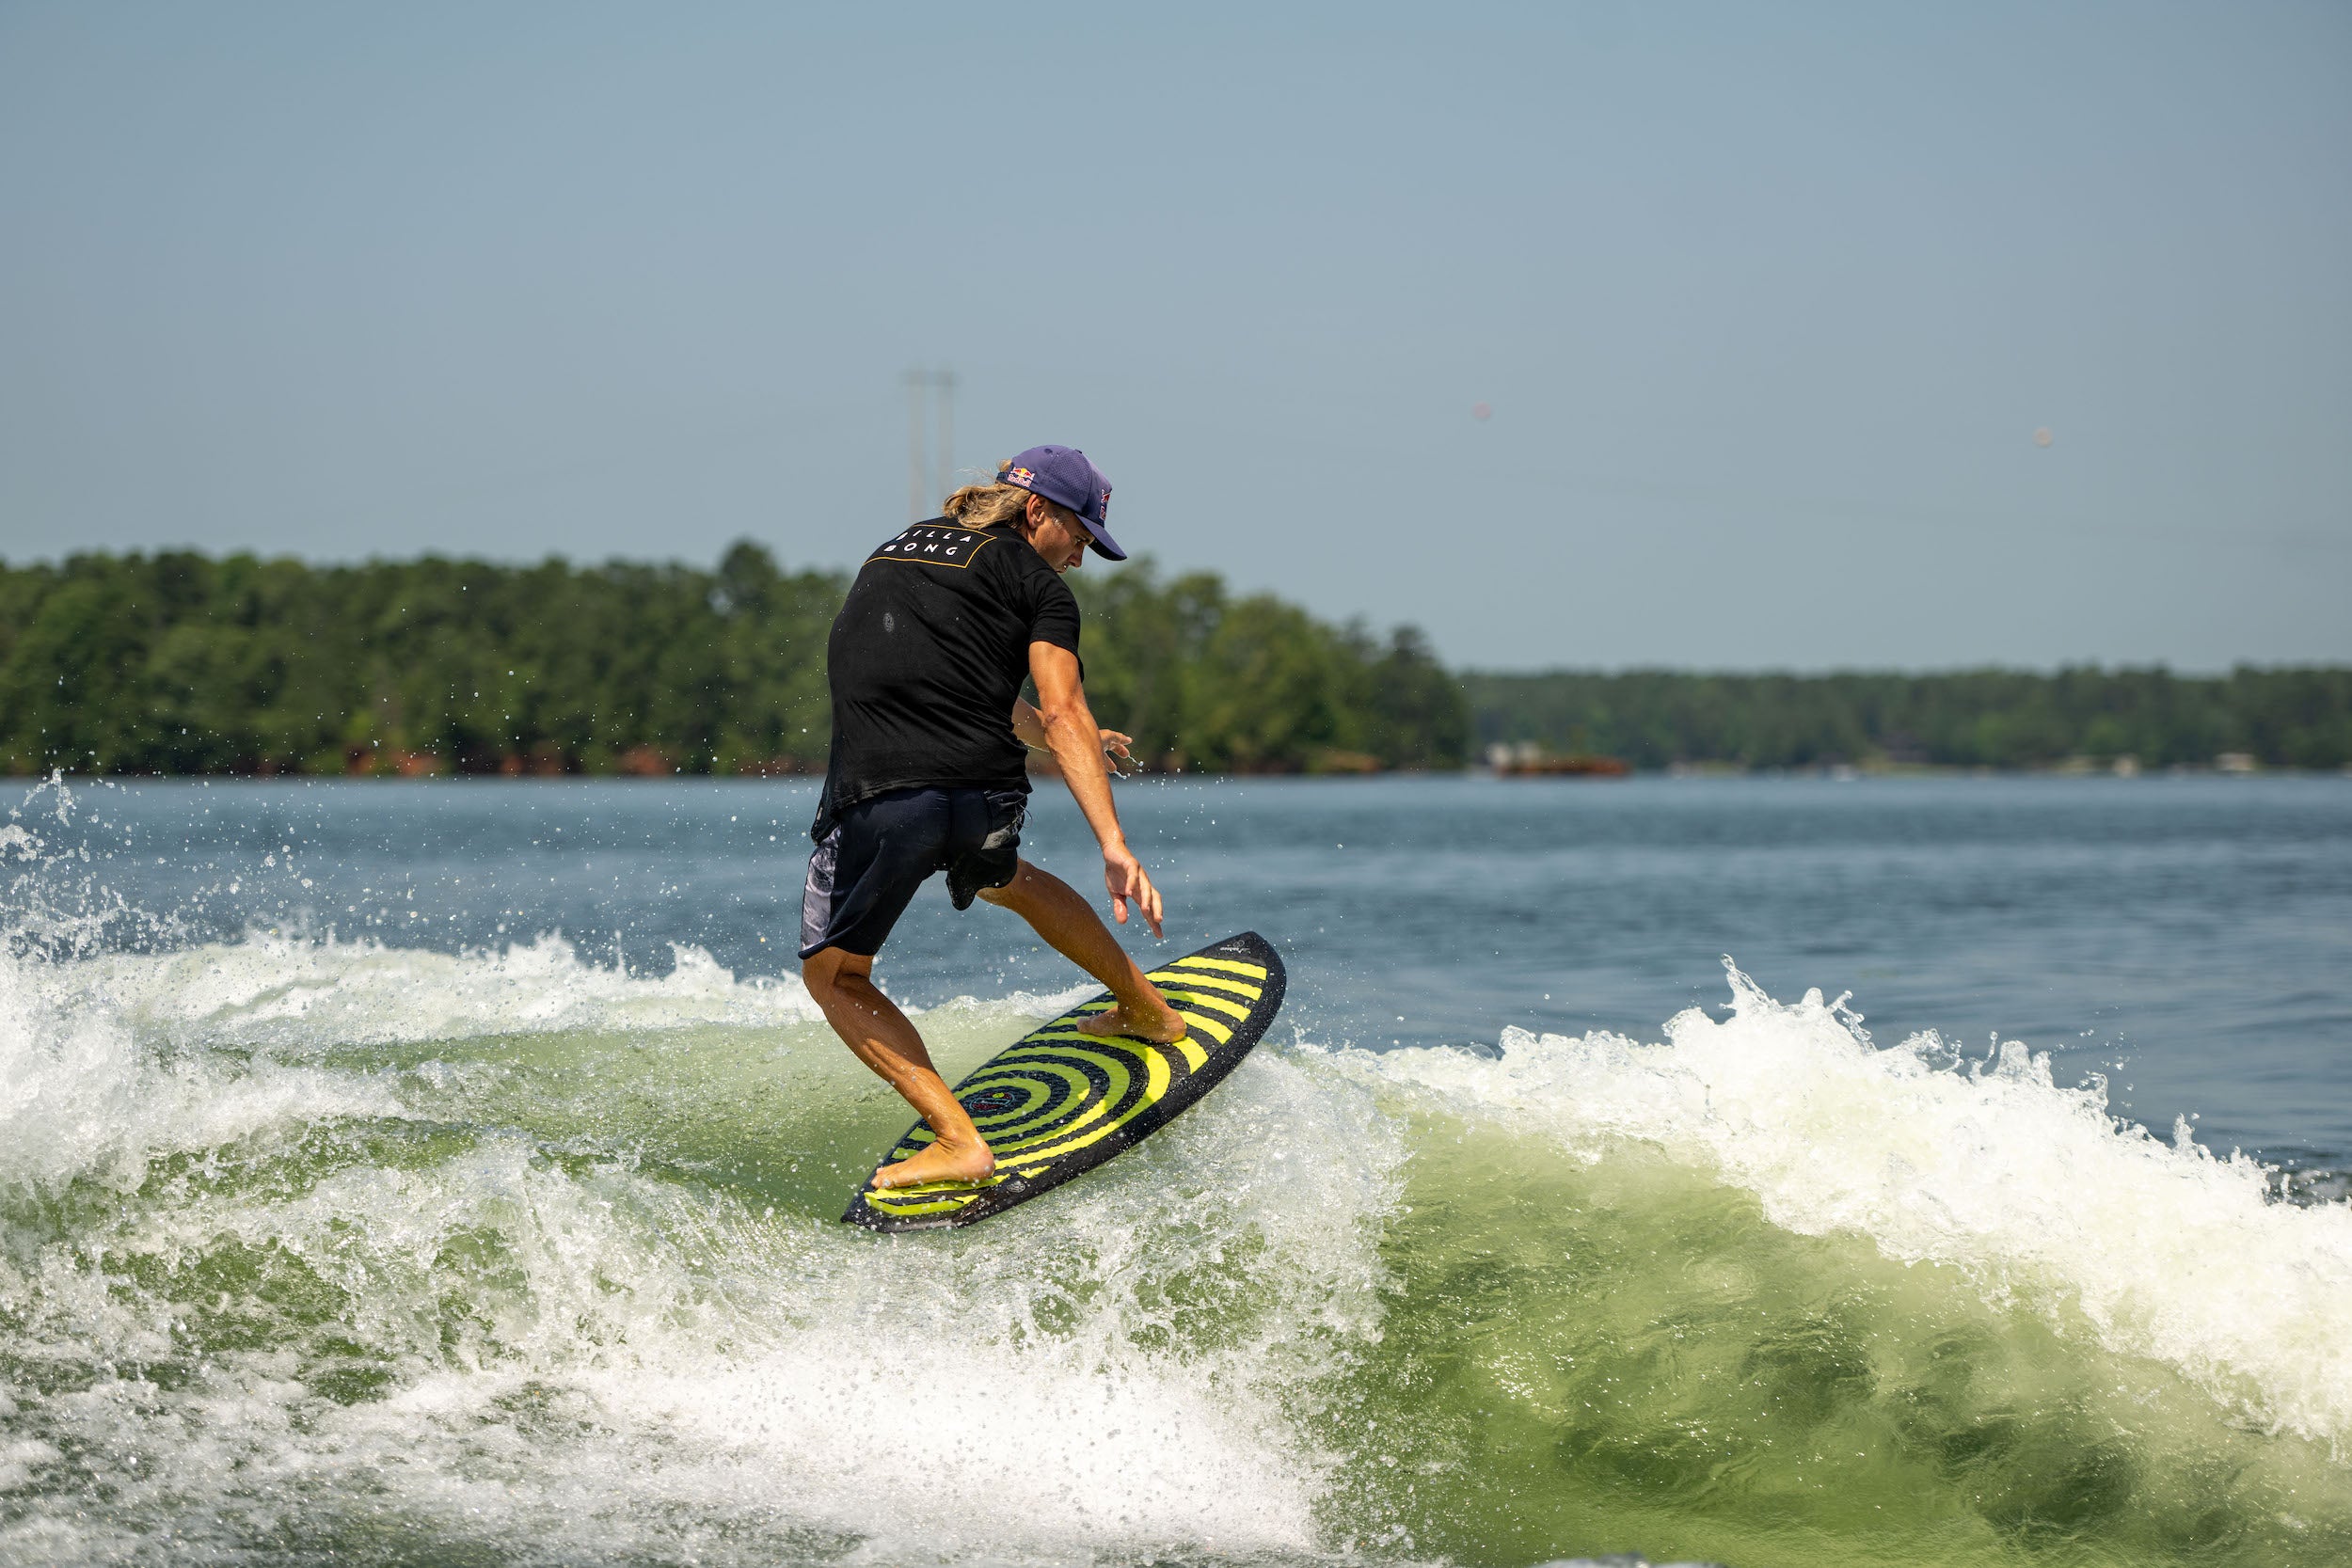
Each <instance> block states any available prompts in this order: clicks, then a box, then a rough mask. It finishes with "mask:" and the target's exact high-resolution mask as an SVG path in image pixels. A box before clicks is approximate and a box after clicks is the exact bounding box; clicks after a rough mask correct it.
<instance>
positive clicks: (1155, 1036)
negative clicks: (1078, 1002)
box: [1078, 997, 1184, 1045]
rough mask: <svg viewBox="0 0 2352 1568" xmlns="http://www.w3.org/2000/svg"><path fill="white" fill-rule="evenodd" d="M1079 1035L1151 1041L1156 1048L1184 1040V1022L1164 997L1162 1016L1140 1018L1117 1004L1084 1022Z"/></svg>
mask: <svg viewBox="0 0 2352 1568" xmlns="http://www.w3.org/2000/svg"><path fill="white" fill-rule="evenodd" d="M1078 1033H1080V1034H1081V1035H1094V1036H1097V1037H1102V1036H1109V1035H1129V1036H1132V1037H1135V1038H1136V1039H1139V1040H1150V1041H1152V1043H1153V1044H1155V1045H1168V1044H1170V1043H1172V1042H1173V1041H1176V1040H1180V1039H1183V1038H1184V1015H1183V1014H1182V1013H1180V1012H1178V1011H1177V1010H1176V1009H1175V1008H1173V1007H1171V1006H1168V1001H1167V999H1166V998H1164V997H1163V998H1161V999H1160V1008H1159V1011H1158V1012H1156V1013H1146V1014H1144V1015H1143V1016H1142V1017H1140V1018H1138V1017H1136V1015H1135V1014H1133V1013H1131V1012H1129V1011H1128V1010H1127V1007H1126V1006H1125V1005H1124V1004H1114V1005H1113V1006H1110V1007H1107V1008H1105V1009H1104V1011H1102V1012H1099V1013H1094V1014H1091V1015H1089V1016H1088V1017H1086V1018H1082V1019H1080V1020H1079V1021H1078Z"/></svg>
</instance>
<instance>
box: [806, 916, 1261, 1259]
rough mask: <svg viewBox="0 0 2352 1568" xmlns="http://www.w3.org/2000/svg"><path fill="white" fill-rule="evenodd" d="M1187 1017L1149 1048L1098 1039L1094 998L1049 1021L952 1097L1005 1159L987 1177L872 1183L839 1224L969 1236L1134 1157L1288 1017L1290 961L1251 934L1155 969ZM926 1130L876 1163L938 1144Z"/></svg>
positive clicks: (1155, 980) (908, 1136) (1102, 999)
mask: <svg viewBox="0 0 2352 1568" xmlns="http://www.w3.org/2000/svg"><path fill="white" fill-rule="evenodd" d="M1147 977H1148V978H1149V979H1150V980H1151V981H1152V984H1153V985H1155V986H1157V987H1159V988H1160V991H1161V994H1163V995H1165V996H1166V997H1167V998H1168V1001H1169V1003H1170V1004H1171V1005H1173V1006H1175V1008H1176V1010H1177V1011H1178V1012H1179V1013H1182V1014H1183V1015H1184V1023H1185V1031H1184V1037H1183V1038H1182V1039H1179V1040H1176V1041H1174V1042H1172V1043H1171V1044H1168V1045H1153V1044H1151V1043H1149V1042H1147V1041H1144V1040H1139V1039H1136V1038H1134V1037H1130V1036H1126V1035H1113V1036H1110V1037H1105V1038H1100V1039H1098V1038H1095V1037H1091V1036H1087V1035H1081V1034H1079V1033H1078V1030H1077V1027H1076V1025H1077V1022H1078V1020H1080V1019H1081V1018H1084V1017H1086V1016H1087V1015H1088V1014H1089V1013H1098V1012H1101V1011H1103V1010H1104V1008H1106V1007H1109V1006H1111V1005H1112V1004H1111V997H1110V993H1109V992H1108V991H1098V992H1096V993H1095V994H1094V995H1093V996H1091V997H1089V998H1088V999H1087V1000H1086V1001H1084V1002H1081V1003H1079V1004H1078V1005H1077V1006H1074V1007H1073V1008H1071V1009H1070V1010H1069V1011H1068V1012H1066V1013H1063V1014H1062V1015H1061V1016H1060V1017H1059V1018H1057V1019H1054V1020H1052V1021H1050V1022H1045V1023H1042V1024H1040V1025H1039V1026H1038V1027H1037V1028H1035V1029H1032V1030H1030V1031H1029V1032H1028V1033H1027V1034H1026V1035H1024V1036H1023V1037H1021V1038H1020V1039H1018V1040H1016V1041H1014V1042H1013V1043H1012V1044H1011V1045H1009V1046H1008V1047H1007V1048H1005V1049H1004V1050H1003V1051H1000V1052H998V1053H996V1054H995V1055H993V1056H992V1057H990V1058H989V1059H988V1060H987V1061H985V1062H983V1063H981V1064H980V1066H979V1067H978V1068H977V1069H975V1070H974V1071H973V1073H972V1075H971V1076H970V1077H968V1078H966V1079H965V1080H964V1081H963V1082H962V1083H961V1084H959V1085H956V1099H957V1100H958V1101H961V1103H962V1105H963V1108H964V1110H966V1111H967V1112H969V1113H970V1114H971V1117H972V1120H973V1122H974V1124H975V1125H976V1126H977V1127H978V1128H979V1130H980V1136H982V1137H984V1138H986V1139H987V1140H988V1143H989V1147H990V1148H992V1149H993V1150H995V1153H996V1170H995V1174H993V1176H991V1177H990V1178H989V1179H988V1180H985V1181H982V1182H978V1183H973V1182H965V1181H940V1182H933V1183H930V1185H927V1186H921V1187H895V1188H891V1189H889V1190H887V1191H884V1192H876V1191H875V1190H874V1186H873V1181H872V1179H871V1178H868V1179H867V1181H866V1185H865V1186H864V1187H862V1188H860V1189H859V1190H858V1194H857V1196H855V1197H852V1198H851V1199H850V1207H849V1211H848V1212H846V1213H844V1214H843V1215H842V1216H841V1217H842V1219H843V1220H844V1221H845V1222H847V1223H848V1224H850V1225H858V1226H864V1227H866V1229H868V1230H885V1231H895V1230H933V1229H939V1228H942V1227H948V1226H961V1225H970V1224H972V1223H973V1222H975V1221H977V1220H983V1219H986V1218H987V1217H988V1216H989V1215H991V1214H994V1213H999V1212H1003V1211H1004V1210H1007V1209H1010V1208H1012V1207H1013V1206H1014V1205H1015V1204H1019V1203H1024V1202H1026V1201H1027V1200H1028V1199H1030V1198H1033V1197H1035V1196H1038V1195H1039V1194H1041V1193H1047V1192H1051V1191H1053V1190H1054V1189H1055V1188H1056V1187H1058V1186H1060V1185H1061V1184H1062V1183H1063V1182H1065V1181H1067V1180H1070V1179H1071V1178H1072V1177H1073V1176H1077V1175H1079V1174H1081V1173H1083V1172H1085V1171H1089V1170H1092V1169H1093V1168H1094V1167H1095V1166H1097V1165H1099V1164H1102V1163H1103V1162H1104V1161H1105V1160H1107V1159H1109V1158H1111V1157H1112V1156H1113V1155H1115V1154H1118V1153H1120V1152H1121V1151H1122V1150H1125V1149H1129V1148H1134V1147H1135V1146H1136V1144H1138V1143H1141V1142H1142V1141H1143V1140H1144V1139H1145V1138H1147V1137H1149V1136H1151V1135H1152V1133H1153V1132H1158V1131H1159V1130H1160V1129H1161V1128H1162V1127H1165V1126H1166V1125H1168V1121H1169V1120H1170V1119H1171V1118H1172V1117H1175V1115H1176V1114H1177V1113H1178V1112H1179V1111H1182V1110H1184V1108H1185V1107H1186V1106H1188V1105H1190V1104H1191V1103H1192V1102H1193V1101H1197V1100H1199V1099H1200V1097H1201V1096H1202V1095H1204V1094H1206V1093H1208V1092H1209V1090H1211V1089H1212V1088H1215V1087H1216V1085H1217V1084H1218V1082H1219V1081H1220V1080H1222V1079H1223V1078H1224V1076H1225V1075H1226V1074H1227V1073H1229V1072H1231V1071H1232V1070H1233V1069H1234V1068H1235V1067H1236V1066H1237V1065H1238V1064H1239V1063H1240V1061H1241V1059H1242V1058H1243V1057H1244V1056H1247V1055H1248V1054H1249V1052H1250V1048H1251V1047H1253V1046H1255V1045H1256V1044H1257V1043H1258V1041H1259V1039H1260V1038H1262V1037H1263V1036H1264V1034H1265V1030H1266V1025H1268V1024H1269V1023H1272V1022H1274V1015H1275V1013H1276V1012H1277V1011H1279V1009H1280V1007H1281V1006H1282V992H1283V989H1284V986H1285V976H1284V974H1283V971H1282V960H1281V958H1279V957H1278V956H1277V955H1276V954H1275V951H1274V949H1273V947H1272V946H1271V945H1270V944H1269V943H1268V942H1266V940H1265V939H1264V938H1263V937H1261V936H1260V935H1258V933H1257V932H1255V931H1244V932H1243V933H1242V934H1241V935H1239V936H1234V937H1228V938H1226V939H1225V940H1224V941H1223V942H1216V943H1214V944H1212V945H1210V946H1207V947H1203V948H1202V949H1200V951H1199V952H1198V953H1188V954H1186V955H1185V956H1184V957H1183V958H1175V959H1171V960H1170V961H1169V962H1168V963H1165V964H1162V965H1160V966H1159V967H1158V968H1156V969H1152V970H1151V971H1148V972H1147ZM933 1136H934V1134H933V1133H932V1132H931V1129H930V1123H928V1122H921V1121H918V1122H916V1123H915V1124H914V1126H913V1127H911V1128H909V1129H907V1131H906V1133H905V1135H904V1136H902V1137H900V1138H899V1139H898V1142H897V1143H896V1144H894V1145H893V1146H892V1147H891V1150H890V1152H889V1154H888V1155H886V1156H885V1157H884V1158H883V1159H882V1160H881V1161H878V1162H876V1164H877V1165H878V1166H879V1165H881V1164H889V1163H890V1162H892V1161H896V1160H904V1159H906V1158H908V1157H909V1156H910V1155H913V1154H914V1152H915V1151H916V1150H918V1149H920V1148H923V1147H924V1146H925V1145H926V1144H929V1143H930V1142H931V1140H932V1138H933Z"/></svg>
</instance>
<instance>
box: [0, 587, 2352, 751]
mask: <svg viewBox="0 0 2352 1568" xmlns="http://www.w3.org/2000/svg"><path fill="white" fill-rule="evenodd" d="M1070 581H1071V583H1072V586H1073V588H1074V589H1075V590H1076V591H1077V593H1078V595H1079V597H1080V599H1081V601H1082V602H1083V604H1084V606H1085V610H1086V636H1085V654H1086V665H1087V689H1088V692H1089V697H1090V698H1091V700H1092V702H1093V705H1094V707H1095V712H1096V716H1097V717H1098V718H1099V719H1100V720H1101V721H1103V722H1104V723H1105V724H1107V725H1110V726H1112V727H1113V728H1117V729H1120V730H1124V731H1126V732H1127V733H1129V734H1131V735H1133V736H1135V737H1136V748H1135V750H1136V755H1137V756H1138V757H1140V758H1142V759H1143V760H1144V762H1145V764H1146V766H1148V767H1151V768H1155V769H1158V770H1164V771H1198V772H1371V771H1375V770H1381V769H1390V768H1423V769H1426V768H1459V767H1462V766H1464V765H1466V764H1467V763H1469V762H1470V761H1472V760H1473V759H1475V758H1478V757H1481V756H1484V755H1485V754H1486V752H1487V749H1488V748H1489V747H1492V746H1496V745H1503V746H1508V747H1511V748H1513V751H1514V754H1515V755H1518V756H1530V755H1533V756H1550V757H1568V756H1589V757H1612V758H1617V759H1620V760H1622V761H1623V762H1625V763H1628V764H1629V765H1631V766H1632V767H1635V768H1664V767H1670V766H1674V765H1677V764H1691V765H1699V766H1720V767H1729V768H1815V767H1823V766H1830V765H1837V764H1846V765H1851V766H1857V767H1888V768H1901V767H1910V766H1933V767H1955V768H2048V767H2055V766H2058V765H2062V764H2067V763H2070V762H2074V763H2082V762H2088V763H2091V764H2096V765H2106V764H2110V763H2113V762H2115V761H2117V760H2119V759H2122V758H2131V759H2133V760H2134V761H2136V762H2137V764H2139V765H2140V766H2143V767H2149V768H2159V767H2167V766H2174V765H2186V766H2193V767H2209V766H2212V765H2214V763H2215V761H2216V759H2217V758H2218V757H2222V756H2225V755H2233V754H2234V755H2236V756H2242V757H2243V758H2244V759H2246V761H2247V762H2249V763H2250V764H2253V765H2259V766H2265V767H2273V768H2343V767H2345V766H2347V765H2352V670H2343V669H2303V670H2295V669H2250V668H2249V669H2240V670H2237V671H2235V672H2233V673H2230V674H2228V675H2223V676H2217V677H2210V678H2201V677H2190V676H2181V675H2175V674H2172V673H2169V672H2167V671H2165V670H2162V669H2149V670H2114V671H2106V670H2099V669H2069V670H2061V671H2059V672H2058V673H2055V674H2038V673H2028V672H2020V671H2003V670H1982V671H1968V672H1958V673H1946V674H1930V675H1907V674H1870V673H1857V674H1830V675H1773V674H1703V673H1685V672H1676V671H1632V672H1627V673H1613V674H1603V673H1580V672H1572V671H1563V672H1552V673H1541V674H1500V673H1476V672H1469V673H1455V672H1451V671H1448V670H1447V669H1446V668H1445V667H1444V666H1443V665H1442V664H1440V662H1439V661H1438V658H1437V657H1436V655H1435V654H1434V653H1433V652H1432V650H1431V649H1430V647H1429V645H1428V643H1427V641H1425V640H1424V639H1423V638H1422V635H1421V633H1420V632H1418V631H1417V630H1415V629H1414V628H1412V627H1409V626H1406V627H1399V628H1396V629H1395V630H1392V631H1391V632H1389V633H1387V634H1386V635H1385V636H1382V635H1375V634H1374V633H1373V632H1371V631H1370V630H1368V629H1366V628H1365V627H1364V626H1360V625H1357V624H1349V625H1344V626H1334V625H1332V624H1330V623H1328V622H1326V621H1323V620H1320V619H1318V618H1316V617H1315V616H1313V615H1311V614H1309V613H1308V612H1307V611H1306V610H1302V609H1300V608H1299V607H1298V606H1296V605H1294V604H1290V603H1287V602H1285V601H1283V600H1281V599H1279V598H1276V597H1273V596H1271V595H1265V594H1234V593H1232V591H1231V590H1229V589H1228V587H1227V586H1226V584H1225V583H1224V582H1223V581H1222V579H1220V578H1217V577H1216V576H1214V575H1211V574H1205V573H1196V574H1191V575H1186V576H1181V577H1173V578H1168V577H1163V576H1162V575H1161V574H1160V573H1159V572H1158V571H1157V570H1156V569H1154V568H1153V567H1152V564H1151V563H1150V562H1138V563H1136V564H1134V565H1131V566H1129V567H1126V568H1124V569H1122V570H1119V571H1115V572H1109V573H1102V572H1095V571H1089V572H1085V573H1081V574H1078V575H1077V576H1075V577H1073V578H1071V579H1070ZM846 587H847V581H846V579H845V578H843V577H842V576H841V575H840V574H838V573H832V572H816V571H804V572H787V571H785V570H783V569H782V568H780V567H779V566H778V565H777V563H776V562H775V560H774V558H773V557H772V556H771V555H770V554H769V553H768V552H767V551H766V550H764V549H763V548H761V547H760V546H757V545H755V544H751V543H748V542H746V543H741V544H738V545H737V546H734V547H733V548H732V549H730V550H729V551H728V552H727V554H726V557H725V558H724V559H723V561H722V562H720V563H719V565H718V566H717V568H716V569H715V570H702V569H698V568H695V567H691V566H685V565H676V564H670V565H645V564H635V563H628V562H610V563H607V564H603V565H593V566H580V565H574V564H571V563H568V562H564V561H561V560H549V561H546V562H540V563H538V564H536V565H527V566H517V565H505V564H499V563H495V562H481V561H454V560H444V559H438V558H433V557H427V558H424V559H421V560H416V561H405V562H380V561H379V562H367V563H365V564H362V565H355V566H320V565H310V564H306V563H304V562H298V561H291V560H266V561H265V560H260V559H257V558H255V557H252V556H245V555H236V556H229V557H225V558H219V559H215V558H212V557H208V556H203V555H198V554H191V553H182V552H166V553H160V554H153V555H144V554H134V555H95V554H93V555H79V556H74V557H72V558H70V559H68V560H66V561H64V562H59V563H55V564H33V565H25V566H13V567H11V566H6V565H0V770H6V771H8V772H12V773H17V774H28V773H46V772H48V771H49V770H51V769H52V768H66V769H68V770H70V771H73V772H94V773H138V774H197V773H207V774H211V773H258V774H271V773H310V774H346V773H385V774H429V773H532V774H541V773H545V774H553V773H645V774H664V775H666V774H671V773H676V772H685V773H700V774H775V773H802V772H810V771H817V770H821V768H823V765H824V757H825V749H826V738H827V723H828V721H827V705H826V696H825V678H824V648H825V634H826V629H827V627H828V626H830V624H831V622H832V620H833V616H834V610H836V609H837V607H838V606H839V604H840V601H841V595H842V594H843V592H844V591H845V589H846Z"/></svg>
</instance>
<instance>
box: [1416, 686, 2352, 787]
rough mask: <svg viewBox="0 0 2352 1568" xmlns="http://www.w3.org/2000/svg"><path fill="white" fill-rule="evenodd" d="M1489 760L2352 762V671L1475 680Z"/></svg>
mask: <svg viewBox="0 0 2352 1568" xmlns="http://www.w3.org/2000/svg"><path fill="white" fill-rule="evenodd" d="M1462 684H1463V689H1464V690H1465V691H1466V692H1467V693H1468V695H1469V697H1470V707H1471V711H1472V713H1473V714H1474V716H1475V723H1476V730H1477V736H1478V743H1479V746H1480V747H1481V749H1482V750H1483V749H1484V748H1486V747H1488V746H1493V745H1497V744H1502V745H1511V744H1515V743H1520V742H1525V743H1532V744H1534V746H1536V747H1537V748H1538V749H1539V750H1541V751H1543V752H1549V753H1552V754H1585V755H1597V756H1611V757H1617V758H1621V759H1623V760H1624V761H1626V762H1628V763H1629V764H1631V765H1632V766H1633V767H1635V768H1666V767H1671V766H1673V765H1675V764H1677V763H1688V764H1721V765H1725V766H1729V767H1734V768H1818V767H1823V766H1828V765H1834V764H1840V763H1842V764H1847V765H1851V766H1855V767H1864V768H1873V767H1888V768H1902V767H1907V766H1908V767H1920V766H1930V767H1942V768H2051V767H2056V766H2058V765H2061V764H2064V763H2067V762H2069V761H2081V762H2089V763H2093V764H2102V765H2112V764H2114V763H2116V762H2119V761H2122V759H2124V758H2130V759H2131V760H2132V762H2133V763H2135V764H2137V765H2138V766H2140V767H2144V768H2166V767H2176V766H2185V767H2211V766H2213V765H2214V763H2215V762H2216V760H2217V758H2220V757H2223V756H2233V761H2242V763H2244V764H2253V765H2259V766H2262V767H2268V768H2343V767H2344V766H2346V765H2347V764H2352V670H2343V669H2312V670H2257V669H2239V670H2236V671H2233V672H2232V673H2229V674H2227V675H2220V676H2214V677H2208V678H2200V677H2194V676H2185V675H2175V674H2173V673H2170V672H2169V671H2167V670H2162V669H2152V670H2098V669H2067V670H2060V671H2058V673H2056V674H2036V673H2029V672H2025V671H2016V670H1968V671H1957V672H1953V673H1946V674H1931V675H1907V674H1831V675H1772V674H1756V675H1722V674H1692V673H1683V672H1679V671H1667V670H1635V671H1629V672H1626V673H1620V674H1590V673H1577V672H1571V671H1556V672H1552V673H1546V674H1468V675H1465V676H1463V677H1462Z"/></svg>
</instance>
